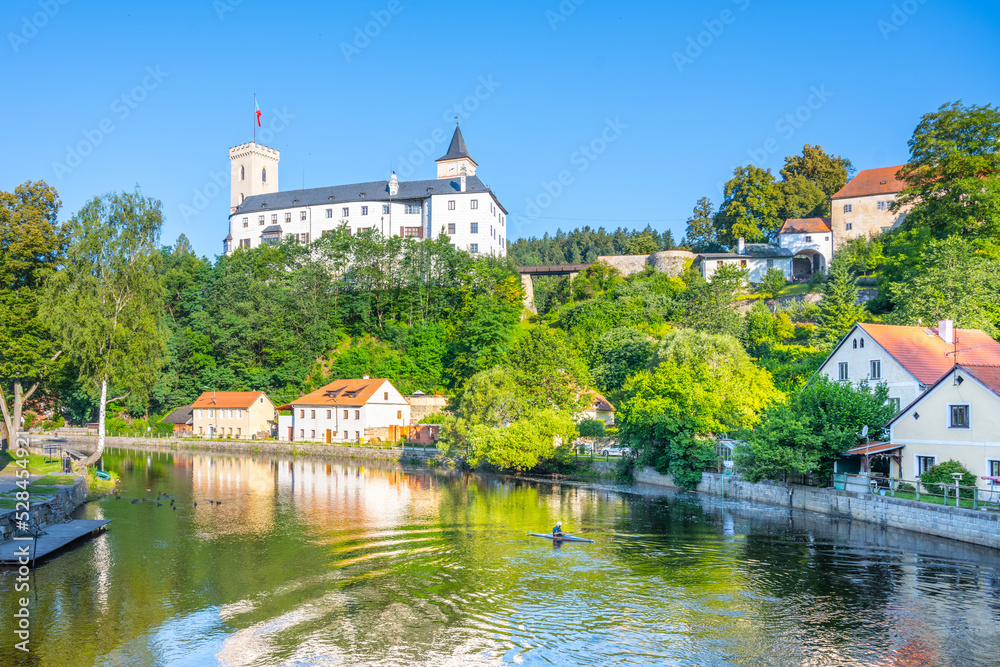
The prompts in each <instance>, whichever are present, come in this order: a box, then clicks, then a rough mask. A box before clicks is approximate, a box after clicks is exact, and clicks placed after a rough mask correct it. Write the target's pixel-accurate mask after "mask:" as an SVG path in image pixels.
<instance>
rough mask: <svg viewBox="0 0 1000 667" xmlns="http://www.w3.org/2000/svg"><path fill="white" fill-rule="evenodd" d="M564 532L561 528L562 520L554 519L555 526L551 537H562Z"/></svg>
mask: <svg viewBox="0 0 1000 667" xmlns="http://www.w3.org/2000/svg"><path fill="white" fill-rule="evenodd" d="M565 534H566V533H564V532H563V529H562V521H556V527H555V528H553V529H552V537H562V536H563V535H565Z"/></svg>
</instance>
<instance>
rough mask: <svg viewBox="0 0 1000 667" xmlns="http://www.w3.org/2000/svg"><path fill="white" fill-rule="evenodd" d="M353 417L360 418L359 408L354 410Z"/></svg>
mask: <svg viewBox="0 0 1000 667" xmlns="http://www.w3.org/2000/svg"><path fill="white" fill-rule="evenodd" d="M354 418H355V419H361V410H355V411H354Z"/></svg>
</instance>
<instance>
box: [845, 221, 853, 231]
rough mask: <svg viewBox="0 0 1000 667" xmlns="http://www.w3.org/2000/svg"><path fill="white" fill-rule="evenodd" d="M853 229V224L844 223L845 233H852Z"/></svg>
mask: <svg viewBox="0 0 1000 667" xmlns="http://www.w3.org/2000/svg"><path fill="white" fill-rule="evenodd" d="M852 229H854V225H852V224H851V223H849V222H845V223H844V231H846V232H849V231H851V230H852Z"/></svg>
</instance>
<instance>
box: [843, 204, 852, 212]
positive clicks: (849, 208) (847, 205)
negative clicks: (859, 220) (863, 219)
mask: <svg viewBox="0 0 1000 667" xmlns="http://www.w3.org/2000/svg"><path fill="white" fill-rule="evenodd" d="M852 207H853V204H844V213H850V212H851V210H852Z"/></svg>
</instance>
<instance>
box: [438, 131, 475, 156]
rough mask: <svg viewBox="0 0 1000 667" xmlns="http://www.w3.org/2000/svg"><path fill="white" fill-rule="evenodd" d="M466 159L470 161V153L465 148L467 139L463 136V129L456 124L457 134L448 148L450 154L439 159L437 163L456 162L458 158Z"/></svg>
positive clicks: (453, 136)
mask: <svg viewBox="0 0 1000 667" xmlns="http://www.w3.org/2000/svg"><path fill="white" fill-rule="evenodd" d="M461 157H466V158H469V159H470V160H471V159H472V158H471V157H469V151H468V149H467V148H466V147H465V137H463V136H462V128H460V127H459V126H458V124H457V123H456V124H455V134H454V135H452V137H451V145H450V146H448V152H447V153H445V154H444V156H442V157H439V158H438V160H437V161H441V160H454V159H456V158H461Z"/></svg>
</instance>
